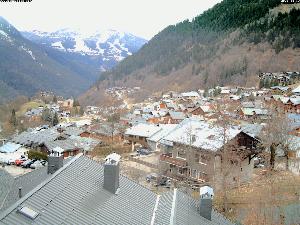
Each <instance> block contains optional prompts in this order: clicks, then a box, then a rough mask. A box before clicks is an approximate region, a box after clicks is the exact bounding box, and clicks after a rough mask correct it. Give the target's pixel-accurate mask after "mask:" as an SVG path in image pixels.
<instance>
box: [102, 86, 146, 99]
mask: <svg viewBox="0 0 300 225" xmlns="http://www.w3.org/2000/svg"><path fill="white" fill-rule="evenodd" d="M140 89H141V88H140V87H133V88H129V87H112V88H108V89H106V90H105V93H106V94H107V95H109V96H111V97H115V98H117V99H119V100H120V99H122V96H124V95H130V94H133V93H136V92H137V91H139V90H140Z"/></svg>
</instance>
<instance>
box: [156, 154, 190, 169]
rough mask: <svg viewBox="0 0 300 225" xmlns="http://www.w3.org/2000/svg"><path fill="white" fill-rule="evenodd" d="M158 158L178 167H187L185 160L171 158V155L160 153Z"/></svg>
mask: <svg viewBox="0 0 300 225" xmlns="http://www.w3.org/2000/svg"><path fill="white" fill-rule="evenodd" d="M160 160H161V161H163V162H166V163H169V164H173V165H176V166H179V167H187V162H186V160H184V159H178V158H173V157H172V156H171V155H168V154H162V155H160Z"/></svg>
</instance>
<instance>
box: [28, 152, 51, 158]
mask: <svg viewBox="0 0 300 225" xmlns="http://www.w3.org/2000/svg"><path fill="white" fill-rule="evenodd" d="M28 158H29V159H37V160H41V159H42V160H47V159H48V155H47V154H46V153H44V152H38V151H32V150H30V151H29V152H28Z"/></svg>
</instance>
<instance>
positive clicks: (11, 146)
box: [0, 142, 21, 153]
mask: <svg viewBox="0 0 300 225" xmlns="http://www.w3.org/2000/svg"><path fill="white" fill-rule="evenodd" d="M19 148H21V145H20V144H15V143H12V142H7V143H6V144H4V145H3V146H1V147H0V152H4V153H12V152H15V151H17V150H18V149H19Z"/></svg>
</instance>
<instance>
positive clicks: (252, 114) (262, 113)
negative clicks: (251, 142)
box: [240, 108, 269, 120]
mask: <svg viewBox="0 0 300 225" xmlns="http://www.w3.org/2000/svg"><path fill="white" fill-rule="evenodd" d="M240 115H241V116H242V118H244V119H261V120H265V119H267V118H268V115H269V113H268V110H267V109H258V108H242V109H241V110H240Z"/></svg>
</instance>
